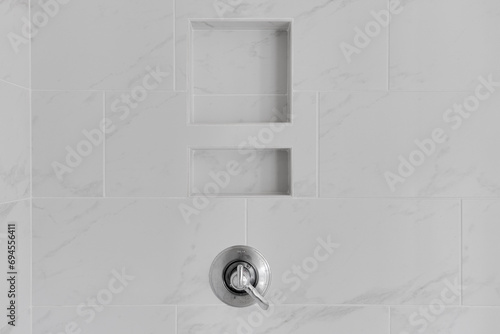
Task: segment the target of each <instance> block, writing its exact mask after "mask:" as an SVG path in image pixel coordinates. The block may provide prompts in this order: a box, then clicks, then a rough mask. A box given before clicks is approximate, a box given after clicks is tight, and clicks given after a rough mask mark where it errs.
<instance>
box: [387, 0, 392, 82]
mask: <svg viewBox="0 0 500 334" xmlns="http://www.w3.org/2000/svg"><path fill="white" fill-rule="evenodd" d="M390 3H391V0H387V8H390V6H391V4H390ZM391 21H392V16H390V18H389V26H388V27H387V91H388V92H390V91H391V23H392V22H391Z"/></svg>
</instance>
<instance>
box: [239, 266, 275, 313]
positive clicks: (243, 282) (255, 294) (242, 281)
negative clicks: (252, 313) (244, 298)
mask: <svg viewBox="0 0 500 334" xmlns="http://www.w3.org/2000/svg"><path fill="white" fill-rule="evenodd" d="M244 270H245V268H244V267H243V265H241V264H240V265H238V267H237V268H236V272H237V275H238V283H239V285H240V287H242V288H244V289H245V292H246V293H248V295H249V296H250V297H252V298H253V299H255V301H256V302H257V304H259V306H260V307H261V308H262V309H263V310H267V309H268V308H269V302H268V301H267V300H266V299H265V298H264V297H263V296H262V295H261V294H260V293H259V291H257V289H255V288H254V287H253V286H252V284H250V282H249V280H248V279H247V278H246V277H245V273H244Z"/></svg>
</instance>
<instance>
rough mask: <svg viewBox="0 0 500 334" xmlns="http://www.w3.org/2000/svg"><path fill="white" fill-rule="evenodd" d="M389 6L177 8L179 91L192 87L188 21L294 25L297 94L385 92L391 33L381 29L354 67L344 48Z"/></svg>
mask: <svg viewBox="0 0 500 334" xmlns="http://www.w3.org/2000/svg"><path fill="white" fill-rule="evenodd" d="M386 7H387V1H386V0H375V1H373V0H361V1H324V0H313V1H294V2H290V1H287V0H271V1H268V0H266V1H264V0H240V1H236V2H234V1H233V2H231V3H228V1H225V0H216V1H213V0H186V1H180V2H178V3H177V4H176V51H175V52H176V88H177V89H186V88H187V87H188V80H189V74H188V71H187V63H186V59H187V54H188V51H187V50H188V45H189V43H188V41H189V40H190V38H189V34H188V28H189V24H188V19H195V18H202V19H205V18H232V19H255V18H259V19H262V18H272V19H293V27H292V41H293V42H292V43H293V52H294V54H293V57H294V59H293V86H294V89H296V90H306V91H311V90H321V91H325V90H335V89H369V90H370V89H386V88H387V73H388V68H387V56H388V51H387V50H388V44H387V42H388V30H387V28H381V29H380V32H379V34H378V35H377V36H376V37H374V38H372V39H370V41H368V42H367V43H366V44H367V46H366V47H365V48H363V49H362V50H359V54H356V55H354V56H353V57H352V61H351V62H350V63H349V62H348V61H347V58H346V57H345V56H344V54H343V52H342V50H341V45H342V43H349V44H353V43H354V38H355V36H356V34H357V33H356V31H355V29H357V28H358V29H361V30H363V29H365V27H366V25H367V24H368V23H369V22H375V19H374V17H373V16H372V14H371V13H370V12H371V11H372V10H374V11H380V10H383V9H385V8H386Z"/></svg>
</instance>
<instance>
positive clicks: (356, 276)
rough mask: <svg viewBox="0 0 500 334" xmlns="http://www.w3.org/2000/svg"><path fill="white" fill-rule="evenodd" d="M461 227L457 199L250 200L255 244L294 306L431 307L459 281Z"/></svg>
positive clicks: (250, 224) (251, 238)
mask: <svg viewBox="0 0 500 334" xmlns="http://www.w3.org/2000/svg"><path fill="white" fill-rule="evenodd" d="M459 227H460V205H459V201H457V200H420V201H419V200H388V199H377V200H376V199H343V200H341V199H338V200H331V199H316V200H314V199H311V200H302V199H251V200H249V201H248V243H249V245H251V246H253V247H255V248H257V249H259V250H260V251H261V252H262V253H263V254H264V256H266V258H267V259H268V261H269V263H270V265H271V268H272V270H273V277H274V279H273V282H272V289H276V290H279V291H282V292H283V293H284V295H285V297H286V303H287V304H359V305H367V304H370V305H372V304H373V305H376V304H386V305H387V304H393V305H394V304H401V305H414V304H425V303H428V302H430V301H431V300H432V299H434V298H436V297H437V296H439V295H440V293H441V291H442V290H443V289H444V288H446V287H447V286H448V285H449V284H454V283H455V282H456V280H458V278H459V261H460V246H459V241H460V228H459ZM458 301H459V299H458V298H455V300H454V303H453V304H457V303H458Z"/></svg>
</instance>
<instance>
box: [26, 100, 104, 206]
mask: <svg viewBox="0 0 500 334" xmlns="http://www.w3.org/2000/svg"><path fill="white" fill-rule="evenodd" d="M32 106H33V107H32V108H33V111H32V117H33V119H32V131H33V150H32V154H33V196H36V197H47V196H49V197H50V196H60V197H67V196H78V197H82V196H102V194H103V184H102V183H103V174H104V171H103V169H104V165H103V146H102V143H103V141H104V134H103V130H104V129H105V128H104V127H103V126H102V125H103V124H104V123H103V118H104V111H103V94H102V93H97V92H39V91H34V92H33V95H32Z"/></svg>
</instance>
